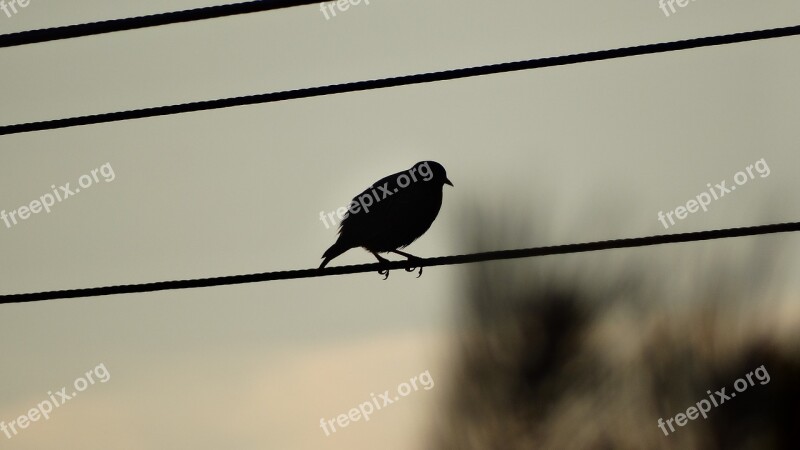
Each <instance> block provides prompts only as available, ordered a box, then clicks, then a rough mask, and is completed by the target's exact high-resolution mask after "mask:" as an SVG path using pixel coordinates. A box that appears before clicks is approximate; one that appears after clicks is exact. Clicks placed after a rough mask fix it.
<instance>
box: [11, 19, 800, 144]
mask: <svg viewBox="0 0 800 450" xmlns="http://www.w3.org/2000/svg"><path fill="white" fill-rule="evenodd" d="M797 35H800V25H795V26H790V27H784V28H773V29H768V30H758V31H747V32H742V33H734V34H726V35H720V36H708V37H701V38H694V39H686V40H681V41H672V42H662V43H656V44H645V45H637V46H632V47H622V48H616V49H611V50H599V51H591V52H586V53H576V54H570V55H563V56H552V57H546V58H536V59H528V60H524V61H515V62H506V63H499V64H488V65H483V66H475V67H467V68H462V69H452V70H444V71H439V72H427V73H418V74H414V75H403V76H395V77H389V78H380V79H372V80H365V81H355V82H348V83H341V84H330V85H325V86H317V87H310V88H301V89H294V90H286V91H278V92H270V93H265V94H255V95H246V96H241V97H230V98H223V99H217V100H204V101H198V102H189V103H183V104H177V105H168V106H156V107H151V108H143V109H133V110H127V111H118V112H110V113H101V114H94V115H86V116H76V117H70V118H64V119H53V120H44V121H39V122H29V123H21V124H14V125H3V126H0V135H9V134H17V133H27V132H32V131H44V130H55V129H60V128H68V127H77V126H82V125H93V124H101V123H109V122H118V121H123V120H133V119H142V118H147V117H158V116H167V115H173V114H183V113H189V112H198V111H207V110H213V109H221V108H231V107H234V106H244V105H254V104H259V103H272V102H280V101H284V100H296V99H301V98H311V97H319V96H324V95H333V94H341V93H345V92H357V91H367V90H372V89H384V88H390V87H398V86H407V85H414V84H422V83H432V82H436V81H445V80H456V79H460V78H468V77H477V76H483V75H490V74H499V73H507V72H514V71H520V70H530V69H540V68H545V67H555V66H563V65H568V64H578V63H586V62H592V61H603V60H609V59H615V58H626V57H631V56H639V55H651V54H656V53H664V52H672V51H678V50H688V49H694V48H701V47H711V46H716V45H726V44H733V43H741V42H748V41H757V40H763V39H774V38H779V37H787V36H797Z"/></svg>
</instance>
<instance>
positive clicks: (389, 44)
mask: <svg viewBox="0 0 800 450" xmlns="http://www.w3.org/2000/svg"><path fill="white" fill-rule="evenodd" d="M222 3H223V2H212V1H205V2H203V1H197V0H191V1H190V0H182V1H177V0H173V1H169V2H164V1H153V0H141V1H138V2H108V1H99V0H74V1H71V2H56V1H53V0H30V5H29V6H28V7H26V8H24V9H21V10H20V12H19V13H18V14H17V15H16V16H14V17H12V18H7V17H6V16H5V15H4V14H2V12H0V33H8V32H14V31H21V30H27V29H35V28H42V27H47V26H56V25H63V24H72V23H81V22H88V21H94V20H102V19H109V18H121V17H129V16H136V15H142V14H149V13H156V12H163V11H172V10H180V9H185V8H193V7H199V6H207V5H213V4H222ZM798 23H800V3H798V2H796V1H793V0H772V1H770V2H753V1H743V0H735V1H730V0H729V1H725V2H722V1H719V0H717V1H714V0H699V1H696V2H691V3H690V4H689V5H688V6H686V7H685V8H681V9H679V10H678V11H677V13H676V14H674V15H672V16H670V17H665V15H664V14H663V13H662V12H661V10H660V9H659V8H658V2H657V1H655V0H648V1H608V2H590V1H575V2H531V1H521V0H520V1H506V2H478V1H472V0H466V1H464V0H460V1H455V0H441V1H437V2H423V1H416V0H407V1H392V0H372V1H371V2H370V4H369V5H364V4H362V5H359V6H355V7H352V8H351V9H350V10H348V11H346V12H344V13H340V14H339V15H338V16H337V17H336V18H332V19H330V20H326V19H325V17H324V16H323V14H322V13H321V12H320V10H319V8H318V7H317V6H308V7H299V8H292V9H286V10H280V11H274V12H266V13H258V14H250V15H245V16H238V17H230V18H224V19H217V20H210V21H203V22H196V23H188V24H180V25H173V26H167V27H160V28H153V29H146V30H138V31H130V32H123V33H115V34H108V35H101V36H95V37H88V38H80V39H73V40H66V41H60V42H51V43H43V44H36V45H28V46H22V47H15V48H9V49H0V61H2V62H1V63H0V64H2V71H1V72H0V77H2V82H0V99H2V100H0V105H1V106H0V123H2V124H11V123H21V122H28V121H37V120H46V119H52V118H60V117H68V116H75V115H84V114H93V113H101V112H108V111H117V110H125V109H132V108H141V107H148V106H157V105H165V104H174V103H181V102H189V101H196V100H204V99H214V98H223V97H231V96H238V95H246V94H254V93H262V92H270V91H275V90H283V89H292V88H301V87H308V86H316V85H322V84H331V83H338V82H346V81H354V80H362V79H370V78H378V77H386V76H393V75H400V74H411V73H418V72H425V71H434V70H442V69H449V68H459V67H466V66H473V65H481V64H489V63H497V62H505V61H512V60H521V59H529V58H534V57H544V56H552V55H560V54H565V53H574V52H583V51H591V50H599V49H607V48H616V47H621V46H629V45H636V44H645V43H652V42H661V41H670V40H678V39H686V38H692V37H700V36H708V35H716V34H727V33H733V32H740V31H749V30H758V29H765V28H774V27H782V26H789V25H796V24H798ZM798 52H800V38H797V37H791V38H783V39H776V40H767V41H759V42H751V43H745V44H735V45H729V46H724V47H717V48H706V49H698V50H690V51H683V52H677V53H667V54H660V55H652V56H640V57H635V58H626V59H618V60H611V61H604V62H596V63H588V64H580V65H574V66H565V67H558V68H550V69H544V70H533V71H523V72H516V73H511V74H502V75H493V76H486V77H480V78H470V79H462V80H457V81H452V82H441V83H433V84H425V85H417V86H407V87H400V88H393V89H383V90H376V91H369V92H360V93H351V94H341V95H335V96H328V97H318V98H312V99H304V100H297V101H291V102H280V103H272V104H266V105H254V106H247V107H240V108H231V109H224V110H216V111H207V112H199V113H192V114H183V115H176V116H169V117H160V118H151V119H142V120H135V121H127V122H118V123H111V124H102V125H92V126H84V127H77V128H69V129H63V130H54V131H45V132H39V133H27V134H19V135H12V136H3V137H0V179H2V180H3V181H2V183H3V184H2V186H3V189H2V191H1V192H0V209H3V210H6V211H10V210H14V209H16V208H18V207H19V206H21V205H25V204H28V203H30V202H31V201H32V200H35V199H37V198H39V196H41V195H42V194H45V193H46V192H48V191H50V186H51V185H57V186H58V185H62V184H65V183H66V182H71V183H72V185H73V186H74V185H75V184H76V183H77V180H78V178H79V177H80V176H81V175H83V174H85V173H88V172H90V171H91V170H92V169H95V168H98V167H100V166H101V165H103V164H105V163H109V164H110V165H111V166H112V167H113V170H114V173H115V176H116V178H115V179H114V180H113V181H112V182H108V183H106V182H103V181H102V179H101V181H100V182H99V183H98V184H96V185H95V186H92V187H91V189H86V190H85V191H82V192H81V193H79V194H77V195H76V196H74V197H72V198H69V199H67V200H65V201H64V202H62V203H57V204H56V205H55V206H54V207H53V209H52V211H51V212H50V213H49V214H46V213H39V214H36V215H33V216H32V217H30V218H29V219H27V220H26V221H24V222H21V223H19V224H18V225H16V226H14V227H13V228H10V229H8V228H6V227H5V226H4V225H3V224H2V223H0V248H2V257H0V285H1V286H2V289H1V290H2V292H3V293H17V292H29V291H40V290H51V289H66V288H77V287H88V286H100V285H113V284H124V283H138V282H148V281H158V280H169V279H182V278H199V277H209V276H218V275H228V274H231V275H232V274H239V273H253V272H263V271H270V270H283V269H298V268H309V267H316V266H317V265H318V264H319V261H320V259H319V258H320V255H321V254H322V252H323V251H324V250H325V249H326V248H327V247H328V246H329V245H330V244H331V243H333V241H334V240H335V231H334V230H333V229H326V228H325V226H324V225H323V224H322V223H321V222H320V221H319V212H320V211H321V210H323V211H331V210H334V209H335V208H337V207H339V206H342V205H343V204H345V203H346V202H347V201H349V199H350V198H352V196H353V195H355V194H356V193H358V192H360V191H361V190H362V189H363V188H365V187H366V186H368V185H369V184H370V183H372V182H374V181H376V180H377V179H379V178H381V177H383V176H385V175H388V174H390V173H393V172H396V171H399V170H402V169H406V168H408V167H410V166H411V165H412V164H413V163H415V162H417V161H420V160H426V159H432V160H436V161H439V162H440V163H442V164H443V165H444V166H445V167H446V168H447V171H448V174H449V177H450V179H451V180H452V181H453V182H454V184H455V187H454V188H452V189H451V188H449V187H446V189H445V194H444V196H445V199H444V205H443V208H442V211H441V213H440V216H439V219H438V220H437V221H436V223H435V224H434V226H433V227H432V228H431V230H430V231H429V232H428V233H427V234H426V235H425V236H424V237H423V238H422V239H420V240H419V241H418V242H416V243H415V244H413V245H412V246H411V247H409V249H408V251H409V252H411V253H415V254H418V255H420V256H435V255H445V254H455V253H463V252H465V251H467V247H468V246H467V245H466V244H465V243H464V242H462V241H461V240H460V239H459V238H460V234H459V229H460V228H462V226H463V223H460V221H461V220H464V217H467V214H468V211H470V210H472V209H476V208H479V209H486V210H496V211H498V212H499V211H506V210H507V208H508V207H513V210H514V214H515V217H517V218H519V217H530V218H531V219H533V220H535V221H536V222H537V223H541V224H545V225H546V226H547V229H548V230H549V231H548V233H546V235H545V234H544V233H543V234H536V233H533V234H531V235H530V236H527V237H526V238H525V239H524V240H522V241H521V242H517V243H514V244H513V245H515V246H519V247H527V246H537V245H547V244H554V243H566V242H580V241H586V240H596V239H606V238H616V237H625V236H643V235H649V234H657V233H664V232H683V231H693V230H702V229H709V228H718V227H731V226H746V225H755V224H761V223H766V222H783V221H796V220H798V217H800V204H798V201H797V196H796V193H797V192H798V188H800V178H798V176H797V175H798V172H797V169H798V167H799V164H798V163H800V156H798V150H800V131H798V127H797V121H798V118H800V89H798V85H797V80H798V79H800V61H798V58H797V55H798ZM762 158H763V159H764V160H765V161H766V163H767V164H768V166H769V168H770V175H769V176H768V177H765V178H761V177H756V178H755V179H754V180H751V181H750V182H748V183H747V184H746V185H743V186H741V188H740V189H739V190H737V191H735V192H732V193H731V194H730V195H729V196H726V197H725V198H723V199H720V200H719V201H715V202H714V203H712V205H711V206H710V207H709V211H708V212H698V213H695V214H692V215H690V216H689V217H688V218H686V219H685V220H683V221H680V222H678V223H677V224H676V225H675V226H674V227H671V228H670V229H669V230H664V228H663V226H661V225H660V224H659V222H658V221H657V213H658V211H660V210H663V211H667V210H671V209H674V208H675V207H677V206H679V205H681V204H685V203H686V202H687V200H689V199H691V198H693V197H694V196H696V195H697V194H699V193H700V192H702V191H704V190H705V189H706V183H712V184H715V183H718V182H720V181H722V180H724V179H725V180H729V181H728V184H729V185H730V183H731V180H732V179H733V175H734V174H735V173H736V172H737V171H740V170H743V169H745V168H746V167H747V166H748V165H750V164H753V163H755V162H756V161H758V160H760V159H762ZM782 239H783V241H782V242H785V244H784V245H783V247H784V248H786V249H788V250H792V252H791V253H792V254H793V255H797V254H798V252H797V250H800V245H798V240H797V237H794V236H785V237H783V238H782ZM371 261H372V257H371V255H369V254H368V253H366V252H364V251H361V250H352V251H350V252H348V253H347V254H345V255H343V256H342V257H340V258H337V259H336V260H335V261H334V262H333V263H332V265H337V264H354V263H362V262H371ZM792 262H793V264H795V266H793V267H797V266H796V264H797V259H796V257H795V258H794V259H792ZM462 274H463V272H462V269H461V268H459V267H447V268H445V267H437V268H428V269H427V270H426V271H425V274H424V275H423V276H422V277H421V278H420V279H415V278H414V276H415V275H411V274H407V273H405V272H403V271H395V272H393V273H392V275H391V276H390V278H389V280H387V281H382V280H381V277H380V276H379V275H378V274H359V275H351V276H342V277H326V278H321V279H310V280H296V281H282V282H273V283H259V284H252V285H244V286H232V287H217V288H209V289H200V290H188V291H178V292H159V293H152V294H136V295H124V296H115V297H105V298H95V299H75V300H63V301H50V302H42V303H35V304H25V305H5V306H2V307H1V309H2V313H0V338H1V339H2V342H3V343H4V346H3V360H4V362H3V367H4V370H3V371H2V373H0V421H5V422H9V421H11V420H14V419H15V418H16V417H18V416H19V415H21V414H25V413H26V412H27V410H28V409H30V408H31V407H34V406H35V405H36V404H37V403H38V402H40V401H42V400H43V399H45V398H47V392H48V391H50V390H53V391H55V390H58V389H60V388H61V386H65V385H69V384H71V383H72V381H73V380H74V379H75V378H76V377H78V376H80V375H81V374H83V373H85V372H86V371H88V370H90V369H92V368H93V367H95V366H96V365H97V364H100V363H104V364H105V365H106V367H107V368H108V370H109V372H110V374H111V378H110V380H109V381H108V382H107V383H104V384H99V385H96V386H92V387H91V388H89V389H88V390H87V391H86V392H84V393H81V394H80V395H79V396H78V397H77V398H75V399H73V400H71V401H70V402H68V403H67V404H65V405H64V406H63V407H61V408H59V409H57V410H56V411H54V413H53V414H52V417H51V418H50V419H49V420H47V421H39V422H35V423H33V424H32V425H31V426H30V427H28V428H27V429H25V430H22V432H21V433H20V434H19V435H17V436H15V437H14V438H13V439H11V440H7V439H6V438H5V437H4V436H3V435H2V434H0V442H2V445H1V446H0V447H2V448H9V449H25V450H28V449H42V448H60V449H65V450H69V449H81V450H89V449H98V450H100V449H104V450H105V449H137V450H142V449H162V448H193V449H200V450H202V449H218V448H236V449H256V448H258V449H262V448H276V449H277V448H281V449H284V448H285V449H304V448H331V449H345V448H347V449H352V448H376V447H380V448H387V449H389V448H397V449H405V448H417V447H418V442H421V441H422V440H424V436H425V433H426V432H427V430H428V428H427V427H429V426H431V425H430V423H431V421H430V418H431V417H432V416H433V415H434V414H435V411H436V408H437V404H438V402H437V400H438V399H439V398H440V397H441V396H442V395H443V394H444V393H445V392H446V389H447V386H446V379H447V368H448V364H447V361H448V358H449V351H448V348H449V347H448V345H449V344H448V343H449V342H450V340H451V334H450V330H451V329H452V326H453V325H454V323H455V319H454V317H455V316H454V313H455V312H456V311H458V305H459V289H458V285H457V281H458V280H459V277H460V276H461V275H462ZM425 370H430V371H431V374H432V376H433V378H434V380H436V381H437V384H436V387H435V388H433V389H432V390H430V391H420V392H418V393H415V394H413V395H411V396H409V397H408V398H406V399H403V401H402V402H400V403H398V404H397V405H393V406H392V408H391V409H387V410H385V411H381V412H380V413H379V414H376V415H375V417H374V419H373V420H371V421H369V422H357V423H354V424H351V425H350V426H349V427H348V428H346V429H344V430H342V432H341V433H337V434H335V435H333V436H331V437H327V438H326V437H325V435H324V434H323V432H322V431H321V430H320V427H319V419H320V418H321V417H326V418H331V417H334V416H336V415H338V414H340V413H342V412H346V411H347V410H348V409H349V408H351V407H353V406H356V405H358V404H359V403H361V402H363V401H365V400H368V399H369V394H370V393H371V392H382V391H383V390H384V389H393V388H394V386H396V385H397V384H398V383H401V382H403V381H406V380H407V379H409V378H410V377H412V376H415V375H417V374H419V373H421V372H423V371H425Z"/></svg>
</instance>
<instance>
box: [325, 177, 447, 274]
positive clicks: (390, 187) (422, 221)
mask: <svg viewBox="0 0 800 450" xmlns="http://www.w3.org/2000/svg"><path fill="white" fill-rule="evenodd" d="M445 184H447V185H450V186H453V183H452V182H451V181H450V180H449V179H448V178H447V172H446V171H445V169H444V167H443V166H442V165H441V164H439V163H438V162H436V161H420V162H418V163H416V164H414V165H413V166H412V167H411V168H410V169H408V170H403V171H400V172H397V173H395V174H392V175H389V176H387V177H384V178H381V179H380V180H378V181H376V182H375V183H373V184H372V185H371V186H370V187H369V188H367V189H365V190H364V191H363V192H361V193H360V194H358V195H357V196H355V197H354V198H353V200H352V201H351V202H350V204H349V205H348V208H347V212H346V213H345V214H344V216H343V218H342V221H341V223H340V224H339V238H338V239H337V240H336V242H335V243H334V244H333V245H332V246H331V247H330V248H328V249H327V250H326V251H325V253H323V254H322V259H323V261H322V264H321V265H320V266H319V268H320V269H322V268H324V267H325V266H326V265H327V264H328V263H329V262H330V261H331V260H332V259H334V258H336V257H337V256H339V255H341V254H342V253H344V252H346V251H348V250H350V249H352V248H357V247H363V248H364V249H365V250H367V251H368V252H370V253H372V254H373V255H374V256H375V258H377V259H378V262H380V263H387V262H389V260H387V259H386V258H383V257H382V256H380V255H379V254H378V253H397V254H398V255H401V256H404V257H406V258H407V259H408V260H418V259H420V258H418V257H416V256H414V255H411V254H409V253H406V252H403V251H400V249H401V248H405V247H407V246H408V245H410V244H411V243H412V242H414V241H416V240H417V239H418V238H419V237H420V236H422V235H423V234H425V232H426V231H428V229H429V228H430V227H431V225H432V224H433V221H434V220H436V216H438V215H439V210H440V209H441V207H442V196H443V190H444V185H445ZM405 270H406V271H408V272H413V271H414V270H416V268H414V267H408V268H406V269H405ZM378 273H379V274H381V275H385V277H384V278H383V279H384V280H385V279H387V278H388V277H389V270H388V269H383V270H379V271H378ZM420 276H422V267H420V268H419V275H417V278H419V277H420Z"/></svg>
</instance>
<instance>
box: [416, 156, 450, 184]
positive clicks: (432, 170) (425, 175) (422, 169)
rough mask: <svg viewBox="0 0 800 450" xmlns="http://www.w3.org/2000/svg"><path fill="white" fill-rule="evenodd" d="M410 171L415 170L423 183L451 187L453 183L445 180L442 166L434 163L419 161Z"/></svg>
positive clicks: (445, 176)
mask: <svg viewBox="0 0 800 450" xmlns="http://www.w3.org/2000/svg"><path fill="white" fill-rule="evenodd" d="M411 170H412V171H414V170H416V172H417V173H418V174H420V175H421V176H422V179H423V180H424V181H433V182H434V183H435V184H438V185H440V186H441V185H444V184H449V185H450V186H452V185H453V183H452V182H451V181H450V180H449V179H447V172H446V171H445V170H444V166H442V165H441V164H439V163H438V162H436V161H420V162H418V163H416V164H414V167H412V168H411Z"/></svg>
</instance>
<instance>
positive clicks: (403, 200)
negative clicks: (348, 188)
mask: <svg viewBox="0 0 800 450" xmlns="http://www.w3.org/2000/svg"><path fill="white" fill-rule="evenodd" d="M404 173H406V171H401V172H397V173H395V174H392V175H389V176H386V177H383V178H381V179H380V180H378V181H376V182H375V183H373V184H372V185H371V186H370V187H368V188H367V189H365V190H364V191H363V192H361V193H360V194H358V195H357V196H355V197H353V200H352V201H353V202H355V203H356V204H358V205H360V208H361V209H360V210H359V211H358V212H356V213H355V214H352V213H350V211H348V212H346V213H345V215H344V218H343V219H342V222H341V223H340V224H339V234H341V235H342V237H350V236H352V237H353V238H354V239H355V238H358V237H361V238H369V237H370V236H371V235H374V234H376V233H379V232H381V230H382V229H385V228H387V227H391V226H392V225H393V224H396V223H398V221H400V220H403V216H404V212H405V211H407V210H408V209H409V208H410V207H412V206H413V205H411V200H412V199H411V198H409V196H408V195H402V194H403V191H404V189H406V188H401V187H400V186H399V185H398V184H397V178H398V177H399V176H400V175H402V174H404ZM387 191H388V192H387ZM389 194H391V195H389ZM370 201H371V202H372V204H371V205H369V206H367V208H369V211H368V212H365V209H364V208H363V206H364V205H366V204H367V203H369V202H370Z"/></svg>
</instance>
